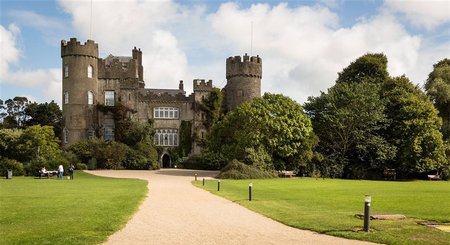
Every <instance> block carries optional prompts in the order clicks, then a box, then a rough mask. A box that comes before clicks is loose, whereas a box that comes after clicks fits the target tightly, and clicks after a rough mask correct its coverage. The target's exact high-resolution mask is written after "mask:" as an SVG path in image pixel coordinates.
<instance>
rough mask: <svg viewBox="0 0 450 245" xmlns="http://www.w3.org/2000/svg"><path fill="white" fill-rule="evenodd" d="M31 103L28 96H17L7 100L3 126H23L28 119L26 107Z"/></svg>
mask: <svg viewBox="0 0 450 245" xmlns="http://www.w3.org/2000/svg"><path fill="white" fill-rule="evenodd" d="M28 104H29V101H28V99H27V98H26V97H20V96H16V97H14V98H13V99H8V100H6V101H5V106H4V108H5V109H6V115H5V114H3V116H4V118H3V127H5V128H22V127H23V126H24V122H25V120H26V113H25V108H26V107H27V105H28Z"/></svg>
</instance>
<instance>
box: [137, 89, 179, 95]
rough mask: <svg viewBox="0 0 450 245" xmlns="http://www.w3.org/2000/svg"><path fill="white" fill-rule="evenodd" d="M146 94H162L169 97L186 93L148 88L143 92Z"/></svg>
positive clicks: (177, 90)
mask: <svg viewBox="0 0 450 245" xmlns="http://www.w3.org/2000/svg"><path fill="white" fill-rule="evenodd" d="M145 91H146V92H147V93H154V94H164V93H168V94H170V95H177V94H179V93H181V94H185V93H186V92H185V91H184V90H181V89H158V88H150V89H146V90H145Z"/></svg>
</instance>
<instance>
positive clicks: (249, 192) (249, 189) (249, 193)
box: [248, 183, 253, 201]
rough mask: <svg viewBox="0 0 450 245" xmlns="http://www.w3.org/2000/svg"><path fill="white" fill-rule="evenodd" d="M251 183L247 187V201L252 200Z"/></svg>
mask: <svg viewBox="0 0 450 245" xmlns="http://www.w3.org/2000/svg"><path fill="white" fill-rule="evenodd" d="M252 189H253V183H250V184H249V185H248V200H249V201H251V200H252V194H253V193H252V192H253V190H252Z"/></svg>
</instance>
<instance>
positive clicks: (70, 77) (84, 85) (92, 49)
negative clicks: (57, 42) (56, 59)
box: [61, 38, 99, 145]
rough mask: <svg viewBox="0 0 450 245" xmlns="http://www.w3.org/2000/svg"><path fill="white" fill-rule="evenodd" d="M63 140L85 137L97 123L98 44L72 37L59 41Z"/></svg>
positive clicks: (66, 142)
mask: <svg viewBox="0 0 450 245" xmlns="http://www.w3.org/2000/svg"><path fill="white" fill-rule="evenodd" d="M61 58H62V95H63V98H62V102H63V106H62V109H63V118H64V131H63V144H64V145H66V144H71V143H73V142H78V141H80V140H83V139H86V138H88V137H89V135H92V134H93V133H94V130H95V128H96V127H97V120H96V107H95V105H96V104H97V100H98V97H99V94H98V45H97V44H96V43H95V42H94V41H92V40H87V41H86V42H85V43H84V44H81V43H80V42H79V41H77V39H76V38H71V39H70V41H68V42H67V41H65V40H62V41H61Z"/></svg>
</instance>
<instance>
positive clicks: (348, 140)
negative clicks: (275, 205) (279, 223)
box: [304, 82, 395, 178]
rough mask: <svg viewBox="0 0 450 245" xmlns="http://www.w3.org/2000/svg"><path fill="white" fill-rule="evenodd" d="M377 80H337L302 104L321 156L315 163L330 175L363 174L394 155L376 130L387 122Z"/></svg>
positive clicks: (351, 175) (354, 175)
mask: <svg viewBox="0 0 450 245" xmlns="http://www.w3.org/2000/svg"><path fill="white" fill-rule="evenodd" d="M379 86H380V85H379V84H374V83H371V82H359V83H338V84H336V85H335V86H333V87H332V88H330V89H329V90H328V92H327V93H323V92H322V94H321V95H320V96H319V97H310V98H309V99H308V102H307V103H306V104H305V105H304V107H305V109H306V111H307V114H308V115H309V117H310V118H311V120H312V122H313V127H314V132H315V133H316V134H317V136H318V137H319V140H320V143H319V145H318V147H317V150H318V151H319V152H320V153H321V154H322V155H323V156H325V158H324V160H323V163H322V164H323V165H325V166H321V167H319V169H321V170H322V172H323V173H322V174H323V175H328V176H331V177H350V178H366V177H368V176H367V175H368V172H369V171H370V170H376V169H380V168H383V166H384V165H385V163H386V162H387V161H388V160H390V159H392V158H393V157H394V156H395V148H394V147H393V146H392V145H391V144H389V143H388V142H387V141H386V140H385V139H384V138H383V137H381V136H380V134H379V133H380V132H381V131H382V130H384V129H385V128H386V127H387V126H388V119H387V118H386V115H385V114H384V108H385V103H386V102H385V101H384V100H383V99H382V98H381V97H380V95H379V93H378V91H379Z"/></svg>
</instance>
